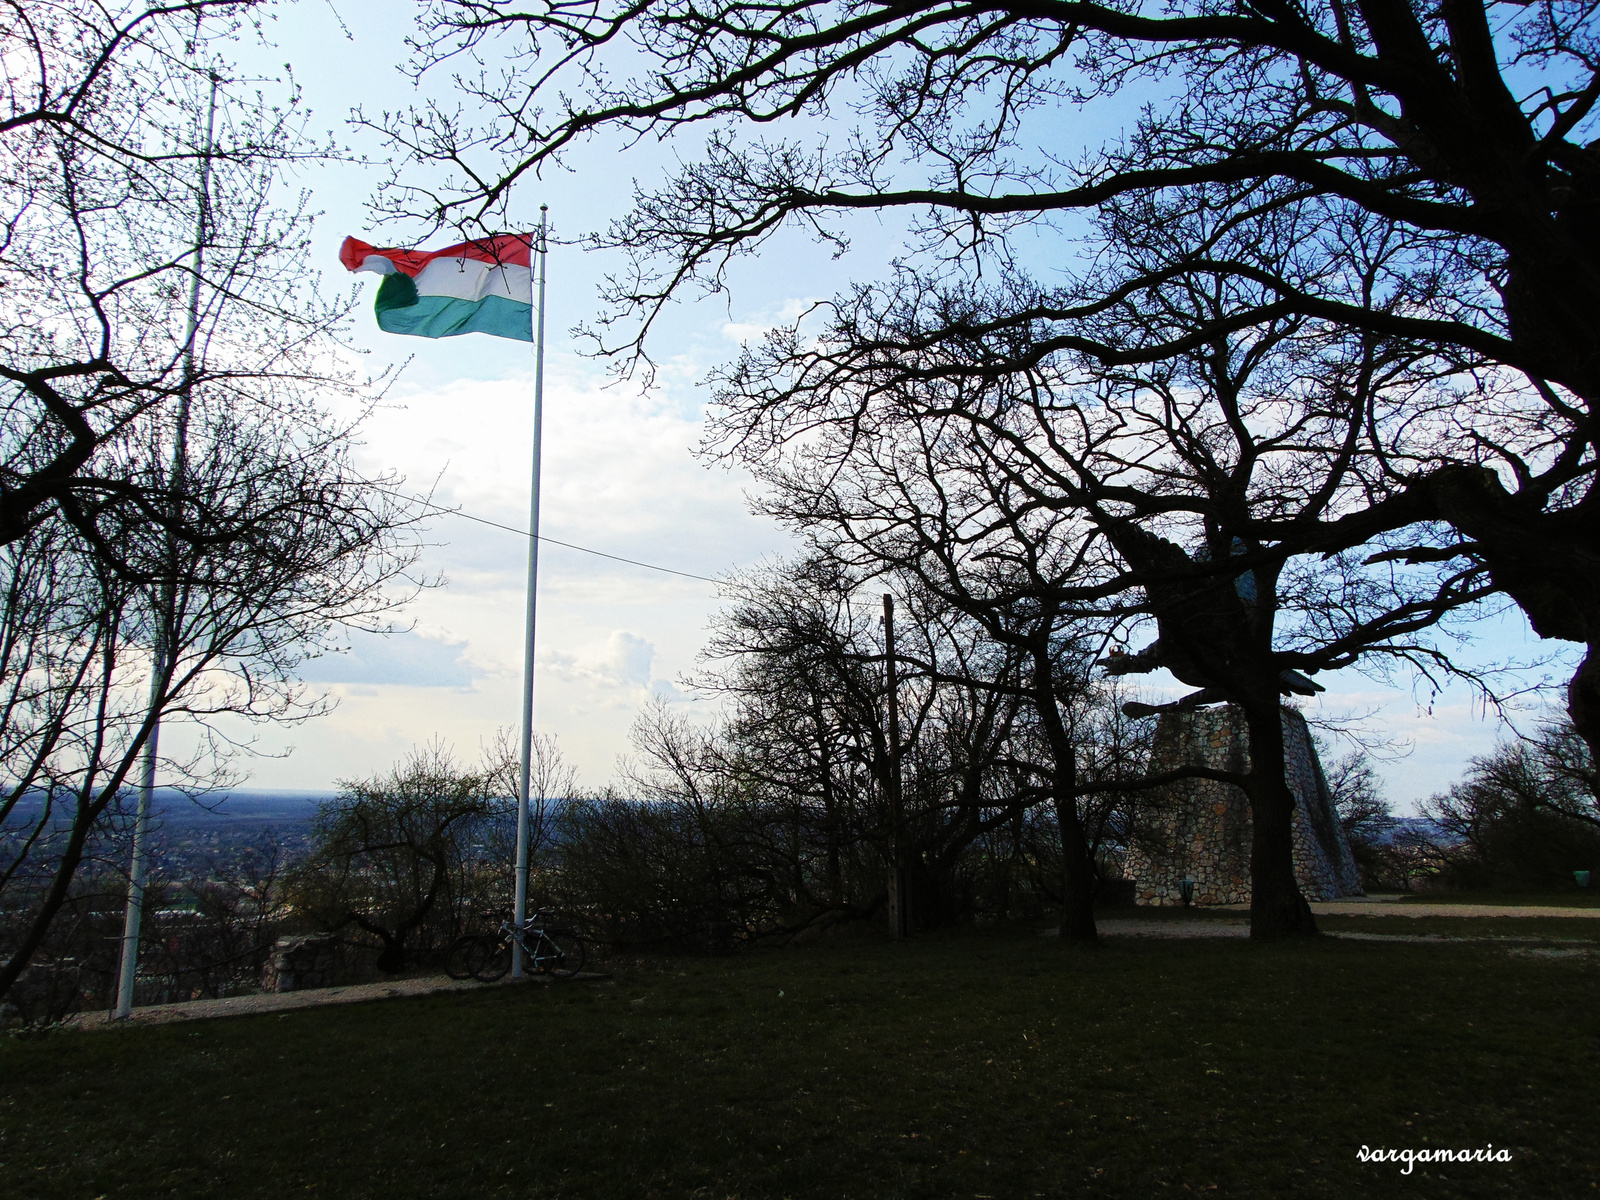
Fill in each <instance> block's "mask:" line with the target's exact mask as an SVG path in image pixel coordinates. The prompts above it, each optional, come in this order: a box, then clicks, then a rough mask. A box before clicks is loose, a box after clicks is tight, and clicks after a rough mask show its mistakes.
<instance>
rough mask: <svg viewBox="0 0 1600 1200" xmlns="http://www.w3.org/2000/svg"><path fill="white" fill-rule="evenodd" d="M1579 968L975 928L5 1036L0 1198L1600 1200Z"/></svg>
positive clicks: (1426, 952) (1379, 948)
mask: <svg viewBox="0 0 1600 1200" xmlns="http://www.w3.org/2000/svg"><path fill="white" fill-rule="evenodd" d="M1596 963H1597V960H1596V959H1594V958H1554V959H1539V958H1529V957H1516V956H1513V955H1511V954H1509V953H1507V951H1506V950H1505V949H1504V948H1501V947H1490V946H1478V945H1466V944H1441V945H1431V944H1430V945H1411V944H1391V943H1381V942H1350V941H1344V942H1341V941H1337V940H1333V939H1325V940H1322V941H1320V942H1317V943H1313V944H1307V945H1284V946H1253V945H1251V944H1250V943H1248V942H1246V941H1242V940H1231V939H1211V940H1164V939H1162V940H1157V939H1148V940H1143V939H1141V940H1135V939H1121V940H1116V941H1113V942H1111V943H1110V944H1109V945H1107V946H1106V947H1104V948H1101V949H1085V948H1081V947H1074V946H1067V945H1062V944H1061V943H1060V942H1059V941H1057V940H1055V939H1053V938H1043V937H1040V936H1038V935H1037V933H1036V931H1034V930H1032V929H1024V928H1008V929H1001V930H982V931H975V930H963V931H959V932H952V933H946V934H937V935H927V936H924V937H920V938H918V939H916V940H915V941H914V942H912V943H910V944H906V945H894V944H891V943H888V942H884V941H878V940H873V939H870V938H861V939H851V940H839V941H834V942H828V943H824V944H821V945H814V946H808V947H804V948H794V949H789V950H784V951H769V952H761V953H753V954H747V955H741V956H739V957H736V958H731V959H722V960H710V959H679V960H657V961H654V962H643V963H628V964H619V965H618V967H617V971H616V975H615V978H614V980H612V981H610V982H605V983H584V982H578V983H569V984H564V985H557V986H551V987H543V986H521V987H500V988H485V989H484V990H482V991H477V992H466V993H455V994H447V995H439V996H430V997H424V998H421V999H414V1000H392V1001H385V1002H380V1003H376V1004H370V1005H351V1006H345V1007H330V1008H324V1009H311V1010H301V1011H296V1012H293V1013H288V1014H283V1015H268V1016H262V1017H249V1018H236V1019H231V1020H226V1021H215V1022H210V1023H206V1024H198V1025H185V1024H178V1025H167V1026H159V1027H149V1028H138V1029H122V1030H117V1031H113V1032H106V1033H94V1034H58V1035H55V1036H51V1037H47V1038H40V1039H35V1040H11V1041H5V1042H0V1195H4V1196H6V1197H7V1198H8V1200H9V1198H13V1197H14V1198H17V1200H22V1198H32V1197H72V1198H74V1200H93V1198H94V1197H100V1196H104V1197H107V1198H108V1200H121V1198H124V1197H127V1198H134V1197H155V1196H162V1197H167V1196H178V1197H185V1198H187V1197H203V1196H219V1197H221V1196H225V1197H283V1196H290V1195H308V1196H328V1197H340V1198H341V1200H345V1198H356V1197H375V1198H376V1197H385V1198H398V1197H413V1196H416V1197H422V1196H428V1197H432V1196H440V1195H462V1196H518V1197H524V1196H531V1197H556V1196H566V1197H575V1198H577V1197H619V1198H623V1197H625V1198H629V1200H652V1198H653V1200H667V1198H669V1197H674V1198H675V1197H706V1198H710V1200H726V1198H728V1197H743V1198H747V1200H748V1198H753V1197H817V1198H819V1200H821V1198H828V1200H832V1198H835V1197H862V1198H874V1200H876V1198H890V1197H945V1196H950V1197H962V1198H969V1197H971V1198H977V1197H994V1198H995V1200H1001V1198H1006V1200H1009V1198H1011V1197H1022V1198H1028V1197H1067V1196H1072V1197H1080V1196H1083V1197H1096V1196H1119V1197H1120V1196H1137V1197H1149V1196H1183V1195H1193V1194H1200V1195H1219V1196H1238V1197H1279V1196H1289V1195H1294V1196H1312V1197H1357V1196H1375V1197H1387V1196H1397V1195H1407V1196H1409V1195H1426V1196H1480V1195H1483V1196H1487V1195H1494V1196H1501V1195H1505V1196H1512V1195H1514V1196H1519V1197H1570V1196H1577V1195H1592V1194H1600V1192H1596V1191H1595V1190H1594V1189H1595V1185H1596V1183H1597V1182H1600V1140H1597V1139H1596V1137H1595V1136H1594V1129H1593V1113H1594V1109H1595V1091H1596V1085H1597V1082H1600V1019H1597V1006H1596V997H1597V984H1600V967H1597V965H1596ZM1491 1142H1492V1143H1493V1144H1494V1146H1495V1147H1496V1148H1497V1149H1498V1148H1501V1147H1504V1148H1507V1149H1509V1150H1511V1152H1512V1153H1513V1155H1514V1156H1515V1157H1514V1159H1513V1161H1512V1162H1510V1163H1459V1164H1457V1163H1452V1164H1433V1163H1429V1164H1426V1165H1422V1164H1419V1165H1417V1166H1416V1167H1415V1168H1414V1171H1413V1173H1412V1174H1411V1175H1410V1176H1409V1177H1406V1176H1402V1175H1401V1173H1400V1172H1401V1169H1402V1168H1401V1165H1400V1164H1397V1163H1383V1164H1377V1163H1371V1162H1359V1161H1358V1160H1357V1158H1356V1153H1357V1151H1358V1150H1359V1149H1360V1148H1361V1147H1362V1146H1363V1145H1367V1146H1371V1147H1374V1148H1377V1147H1384V1148H1394V1149H1400V1150H1404V1149H1407V1148H1410V1149H1415V1150H1422V1149H1427V1148H1436V1147H1442V1146H1448V1147H1460V1148H1481V1147H1483V1146H1485V1145H1486V1144H1488V1143H1491Z"/></svg>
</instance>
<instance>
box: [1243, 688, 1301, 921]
mask: <svg viewBox="0 0 1600 1200" xmlns="http://www.w3.org/2000/svg"><path fill="white" fill-rule="evenodd" d="M1243 708H1244V710H1245V724H1246V727H1247V728H1248V729H1249V731H1250V773H1249V775H1248V776H1246V782H1245V789H1244V790H1245V795H1246V796H1248V797H1249V798H1250V827H1251V833H1252V837H1253V841H1252V844H1251V847H1250V937H1251V938H1252V939H1253V940H1255V941H1270V940H1273V939H1275V938H1285V937H1298V936H1309V935H1313V934H1315V933H1316V932H1317V922H1316V919H1315V918H1314V917H1313V916H1312V915H1311V906H1310V905H1309V904H1307V903H1306V899H1305V897H1304V896H1302V895H1301V894H1300V885H1299V883H1298V882H1297V881H1296V880H1295V877H1294V809H1295V802H1294V793H1293V792H1292V791H1290V790H1289V781H1288V777H1287V772H1286V770H1285V763H1284V754H1283V714H1282V712H1281V711H1280V709H1279V706H1278V697H1277V691H1276V689H1273V692H1272V696H1271V700H1270V701H1269V702H1263V700H1262V699H1261V698H1259V697H1258V698H1256V699H1255V702H1254V703H1249V704H1245V705H1243Z"/></svg>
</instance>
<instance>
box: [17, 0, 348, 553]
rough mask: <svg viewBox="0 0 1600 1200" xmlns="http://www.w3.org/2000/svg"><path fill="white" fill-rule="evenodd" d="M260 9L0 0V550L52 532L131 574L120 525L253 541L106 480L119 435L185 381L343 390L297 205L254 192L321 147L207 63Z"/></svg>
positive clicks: (255, 389)
mask: <svg viewBox="0 0 1600 1200" xmlns="http://www.w3.org/2000/svg"><path fill="white" fill-rule="evenodd" d="M261 7H262V5H261V4H260V3H259V0H184V2H183V3H180V4H171V5H162V4H154V3H145V2H141V0H114V2H112V3H106V4H94V5H84V4H77V3H70V2H67V3H64V2H61V0H8V2H7V3H5V4H4V5H0V53H3V54H4V56H5V61H6V64H7V75H6V81H5V84H4V90H3V91H0V162H3V164H4V172H3V175H0V285H3V286H0V297H3V299H0V389H3V390H0V396H3V399H0V543H6V542H11V541H14V540H16V539H18V538H20V537H23V536H24V535H25V534H26V533H27V532H28V531H29V530H31V529H33V528H34V527H35V526H37V525H39V524H40V523H42V522H46V521H51V520H63V521H65V522H67V523H69V524H71V525H72V526H73V527H74V528H75V529H76V530H77V531H78V533H79V535H80V536H81V537H82V538H84V539H85V540H86V541H87V542H88V543H89V544H90V545H91V546H93V547H94V549H95V552H96V553H98V554H99V555H101V556H102V557H103V558H105V559H106V560H107V561H108V562H110V563H112V564H113V565H114V566H116V567H117V569H119V570H122V571H124V572H125V573H126V572H127V571H130V570H132V569H133V565H132V564H131V563H130V562H129V561H128V560H127V559H126V558H125V557H124V556H123V555H122V554H121V552H120V548H119V545H118V543H117V540H116V538H115V537H114V536H112V532H113V529H114V527H115V526H117V525H118V524H120V525H122V526H127V525H128V524H130V523H132V522H134V521H144V522H147V523H150V524H153V525H158V526H162V527H164V528H166V529H167V531H168V532H169V533H170V534H173V535H175V536H178V537H180V538H181V539H185V540H189V541H191V542H199V543H204V544H207V545H213V546H214V545H217V544H219V543H220V542H222V541H225V540H227V539H229V538H233V537H239V536H248V535H249V533H250V527H249V526H248V525H246V526H244V527H242V528H238V527H232V526H229V525H226V524H224V523H222V522H221V521H220V520H219V519H218V517H219V514H218V513H208V512H207V511H206V510H205V509H204V507H203V506H191V507H190V508H189V509H187V510H184V511H183V513H182V514H181V515H176V516H175V515H174V513H173V510H172V508H171V506H170V505H168V504H167V503H165V499H164V494H163V490H162V487H161V486H160V483H161V481H160V480H154V481H153V480H151V479H150V478H148V477H144V478H129V477H128V476H127V475H126V474H124V473H123V472H122V471H121V470H120V467H121V466H122V465H123V463H122V462H121V461H120V460H119V455H118V453H117V447H118V445H119V443H120V442H122V441H123V440H124V439H126V438H127V437H129V436H132V435H134V434H135V426H136V425H137V424H138V423H139V422H141V421H145V420H146V418H149V417H159V416H160V414H162V413H163V412H169V413H170V411H171V410H172V409H174V408H175V407H176V406H177V405H178V403H179V401H180V399H181V397H182V396H184V395H187V394H189V393H190V392H192V391H193V390H194V389H196V388H204V389H207V390H210V391H212V392H213V393H221V392H232V393H233V394H234V395H235V396H237V397H238V398H239V399H240V400H241V402H250V403H255V404H266V405H268V406H269V407H270V406H271V405H273V404H274V403H275V402H277V401H281V398H282V397H283V396H284V395H285V394H287V393H288V392H289V391H292V390H293V389H294V388H295V387H315V388H319V389H322V390H324V391H329V390H334V389H337V390H341V391H344V392H346V393H350V392H351V389H352V387H353V385H354V383H355V380H354V379H353V377H352V376H350V375H349V374H348V373H347V372H342V371H341V370H340V369H339V368H338V366H337V365H336V363H335V361H334V359H333V357H332V356H331V350H332V347H331V345H330V343H329V340H328V335H329V334H330V333H331V332H332V331H333V330H334V329H335V328H336V327H337V325H338V323H339V321H340V319H341V318H342V315H343V313H344V312H345V311H346V308H347V305H346V304H328V303H326V302H325V301H323V300H321V299H319V298H318V297H317V296H316V295H315V292H314V289H313V286H312V280H311V275H310V273H309V272H308V270H307V268H306V265H305V264H306V247H307V242H306V236H307V228H308V222H307V219H306V213H305V210H304V202H305V197H304V196H301V197H299V198H298V199H297V200H296V199H293V198H292V197H291V199H290V202H289V205H288V207H287V208H286V209H281V208H279V207H278V206H277V205H278V204H279V203H280V201H278V200H277V199H275V198H274V196H273V195H272V194H270V193H271V192H272V189H271V188H270V187H269V186H268V176H270V175H271V174H272V172H274V171H276V170H278V169H280V168H283V167H285V166H287V165H290V164H293V163H295V162H298V161H302V160H308V159H312V158H316V157H321V156H325V155H327V154H328V153H329V152H330V149H329V147H327V146H324V145H318V144H316V143H314V142H311V141H309V140H307V139H306V138H305V137H304V135H303V131H304V122H305V113H304V112H303V110H302V107H301V105H300V103H299V98H298V95H297V94H296V91H295V89H294V87H293V86H292V83H291V84H290V85H288V86H287V87H285V88H284V89H283V91H284V93H285V94H284V96H283V97H282V99H281V100H280V101H279V102H278V103H273V102H272V101H271V100H268V99H265V98H261V97H260V96H259V94H258V96H257V98H256V99H255V100H246V98H245V97H246V96H247V95H248V94H249V93H250V92H252V91H254V89H255V87H256V86H257V85H258V83H259V82H260V81H252V82H248V83H243V84H236V83H234V82H233V81H231V80H230V79H229V78H228V77H227V76H228V69H227V65H226V63H225V62H224V61H223V60H221V59H219V58H217V57H216V55H215V53H214V50H215V49H216V48H217V47H219V46H226V45H228V43H229V42H230V41H231V40H232V39H234V38H237V37H240V36H247V35H248V34H249V31H250V25H251V23H252V22H253V21H254V20H255V19H256V15H257V10H258V9H260V8H261ZM218 86H220V88H221V91H222V93H223V102H222V104H221V106H220V112H219V116H218V119H217V120H216V122H215V124H214V126H213V127H212V130H211V135H210V137H209V138H208V136H207V132H206V131H207V119H206V111H207V104H208V96H210V95H211V94H212V89H213V88H214V87H218ZM203 175H205V176H209V183H210V186H209V189H208V191H209V197H204V196H201V195H200V194H199V193H200V190H201V189H200V188H199V185H198V181H199V180H200V179H201V177H202V176H203ZM207 199H209V204H207V202H206V201H207ZM197 210H198V211H197ZM197 229H198V240H197V232H196V231H197ZM196 288H198V291H197V292H195V293H194V294H195V295H196V298H197V300H198V302H199V305H200V309H201V313H202V316H203V324H204V329H203V330H202V331H201V332H200V334H199V337H198V341H199V347H198V349H199V353H198V354H193V353H190V352H191V351H193V350H194V349H195V348H196V335H195V333H194V331H192V330H189V329H188V328H187V321H186V313H185V308H184V304H183V298H184V297H186V296H188V295H190V293H191V291H192V290H193V289H196ZM224 347H226V350H225V352H223V348H224ZM196 362H198V364H199V368H198V371H197V370H196ZM269 382H270V383H273V384H277V385H279V386H278V388H277V394H276V397H269V396H267V395H265V394H264V391H263V389H264V385H265V384H267V383H269ZM152 488H153V490H152ZM232 516H233V518H234V519H235V520H238V519H241V518H243V517H244V516H245V514H244V512H243V511H238V510H236V511H235V512H233V513H232Z"/></svg>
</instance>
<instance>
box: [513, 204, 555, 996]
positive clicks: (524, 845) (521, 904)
mask: <svg viewBox="0 0 1600 1200" xmlns="http://www.w3.org/2000/svg"><path fill="white" fill-rule="evenodd" d="M549 211H550V210H549V206H548V205H544V204H541V205H540V206H539V245H538V247H537V248H538V251H539V309H538V313H537V315H536V316H535V318H534V320H535V326H534V350H533V364H534V365H533V488H532V491H531V498H530V499H529V502H528V623H527V628H526V630H525V631H524V635H523V650H522V771H521V785H520V786H519V787H518V789H517V900H516V908H515V911H514V913H513V915H512V920H514V921H515V922H516V924H517V925H519V926H521V925H523V924H526V922H527V919H528V810H529V807H530V805H529V796H528V788H529V784H530V778H531V776H532V773H533V634H534V617H535V614H536V612H537V610H538V594H539V443H540V434H541V432H542V430H543V425H544V281H545V273H546V268H547V263H548V260H549V248H548V246H547V245H546V243H545V226H546V222H547V221H548V219H549ZM511 977H512V978H513V979H521V978H522V943H521V940H520V939H516V938H513V939H512V942H511Z"/></svg>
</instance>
